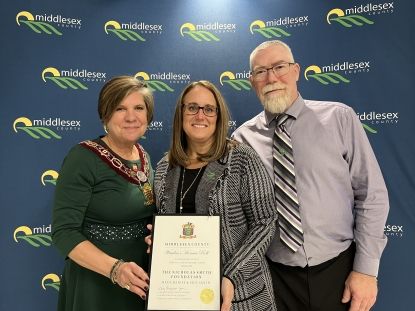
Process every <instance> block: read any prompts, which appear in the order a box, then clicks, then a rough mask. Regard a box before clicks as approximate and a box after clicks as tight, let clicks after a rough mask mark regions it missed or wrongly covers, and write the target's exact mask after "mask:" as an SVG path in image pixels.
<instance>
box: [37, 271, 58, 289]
mask: <svg viewBox="0 0 415 311" xmlns="http://www.w3.org/2000/svg"><path fill="white" fill-rule="evenodd" d="M41 284H42V288H43V289H44V290H47V289H49V288H53V289H54V290H57V291H58V292H59V287H60V286H61V279H60V277H59V276H58V275H57V274H55V273H49V274H46V275H45V276H44V277H43V278H42V282H41Z"/></svg>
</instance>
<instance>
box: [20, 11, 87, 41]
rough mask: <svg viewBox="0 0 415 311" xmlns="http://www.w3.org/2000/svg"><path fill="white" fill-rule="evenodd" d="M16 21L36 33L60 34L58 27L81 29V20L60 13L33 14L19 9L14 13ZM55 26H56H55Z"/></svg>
mask: <svg viewBox="0 0 415 311" xmlns="http://www.w3.org/2000/svg"><path fill="white" fill-rule="evenodd" d="M16 23H17V25H19V26H26V27H28V28H29V29H31V30H32V31H34V32H36V33H38V34H47V35H56V36H62V32H60V31H59V30H58V29H57V28H56V27H58V28H72V29H81V26H82V20H80V19H77V18H72V17H63V16H62V15H60V14H56V15H54V14H35V15H33V14H32V13H30V12H28V11H21V12H19V13H17V15H16ZM55 26H56V27H55Z"/></svg>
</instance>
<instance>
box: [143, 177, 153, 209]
mask: <svg viewBox="0 0 415 311" xmlns="http://www.w3.org/2000/svg"><path fill="white" fill-rule="evenodd" d="M140 188H141V191H142V192H143V195H144V198H145V201H144V205H153V204H154V196H153V188H152V187H151V185H150V184H149V183H148V182H146V183H145V184H144V185H142V186H141V187H140Z"/></svg>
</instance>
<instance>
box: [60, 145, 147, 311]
mask: <svg viewBox="0 0 415 311" xmlns="http://www.w3.org/2000/svg"><path fill="white" fill-rule="evenodd" d="M95 142H98V143H99V144H101V145H102V146H105V143H103V142H102V141H101V140H100V139H98V140H95ZM105 147H106V146H105ZM147 159H148V161H149V157H148V155H147ZM122 162H123V163H124V164H126V165H127V166H130V167H132V165H133V163H134V162H131V161H125V160H122ZM135 164H136V165H138V167H140V165H141V162H140V161H136V162H135ZM149 165H150V164H149ZM150 172H151V174H149V175H150V176H149V180H150V181H151V183H152V181H153V176H152V174H153V171H152V169H151V166H150ZM147 203H148V202H147ZM154 213H155V205H154V204H151V205H148V204H147V205H146V204H145V197H144V195H143V192H142V191H141V190H140V188H139V186H138V185H136V184H133V183H130V182H129V181H128V180H127V179H125V178H124V177H122V176H120V175H119V173H117V172H116V171H115V170H114V169H112V168H111V167H110V166H109V164H107V163H106V162H104V161H103V160H102V159H101V158H100V157H99V156H98V155H97V154H95V153H94V152H93V151H91V150H89V149H87V148H85V147H83V146H81V145H77V146H75V147H73V148H72V149H71V150H70V152H69V154H68V155H67V156H66V158H65V160H64V162H63V165H62V168H61V170H60V172H59V178H58V182H57V184H56V193H55V202H54V209H53V222H52V238H53V243H54V245H55V246H56V247H57V248H58V250H59V252H60V253H61V254H62V255H63V256H64V257H65V258H66V259H65V267H64V272H63V275H62V279H61V285H60V290H59V302H58V310H59V311H69V310H71V311H83V310H85V311H98V310H99V311H105V310H111V311H114V310H134V311H140V310H144V306H145V303H144V301H143V300H142V299H141V298H140V297H139V296H137V295H136V294H133V293H131V292H130V291H127V290H126V289H123V288H121V287H120V286H118V285H117V284H113V283H112V282H111V281H110V280H109V278H107V277H104V276H102V275H100V274H98V273H96V272H93V271H91V270H88V269H85V268H82V267H81V266H79V265H78V264H76V263H75V262H74V261H72V260H71V259H69V258H68V257H67V256H68V253H69V252H70V251H71V250H72V249H73V248H74V247H75V246H76V245H77V244H79V243H80V242H82V241H85V240H89V241H91V242H92V243H93V244H94V245H96V246H97V247H98V248H100V249H101V250H102V251H104V252H105V253H107V254H109V255H110V256H112V257H114V258H121V259H123V260H124V261H134V262H135V263H137V264H138V265H139V266H140V267H142V268H143V269H144V270H147V268H148V254H147V253H146V249H147V245H146V243H145V242H144V237H145V236H146V235H147V234H148V232H147V229H146V224H147V223H150V222H151V220H152V219H151V217H152V215H153V214H154Z"/></svg>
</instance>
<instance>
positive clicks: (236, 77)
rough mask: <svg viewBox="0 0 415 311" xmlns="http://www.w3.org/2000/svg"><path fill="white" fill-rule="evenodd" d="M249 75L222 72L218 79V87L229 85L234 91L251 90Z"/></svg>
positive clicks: (246, 73)
mask: <svg viewBox="0 0 415 311" xmlns="http://www.w3.org/2000/svg"><path fill="white" fill-rule="evenodd" d="M250 76H251V73H250V72H249V71H244V72H237V73H233V72H231V71H225V72H222V74H221V75H220V77H219V82H220V85H222V86H223V85H224V84H226V85H229V86H230V87H232V88H233V89H234V90H236V91H242V90H246V91H249V90H250V89H251V83H250V82H249V77H250Z"/></svg>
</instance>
